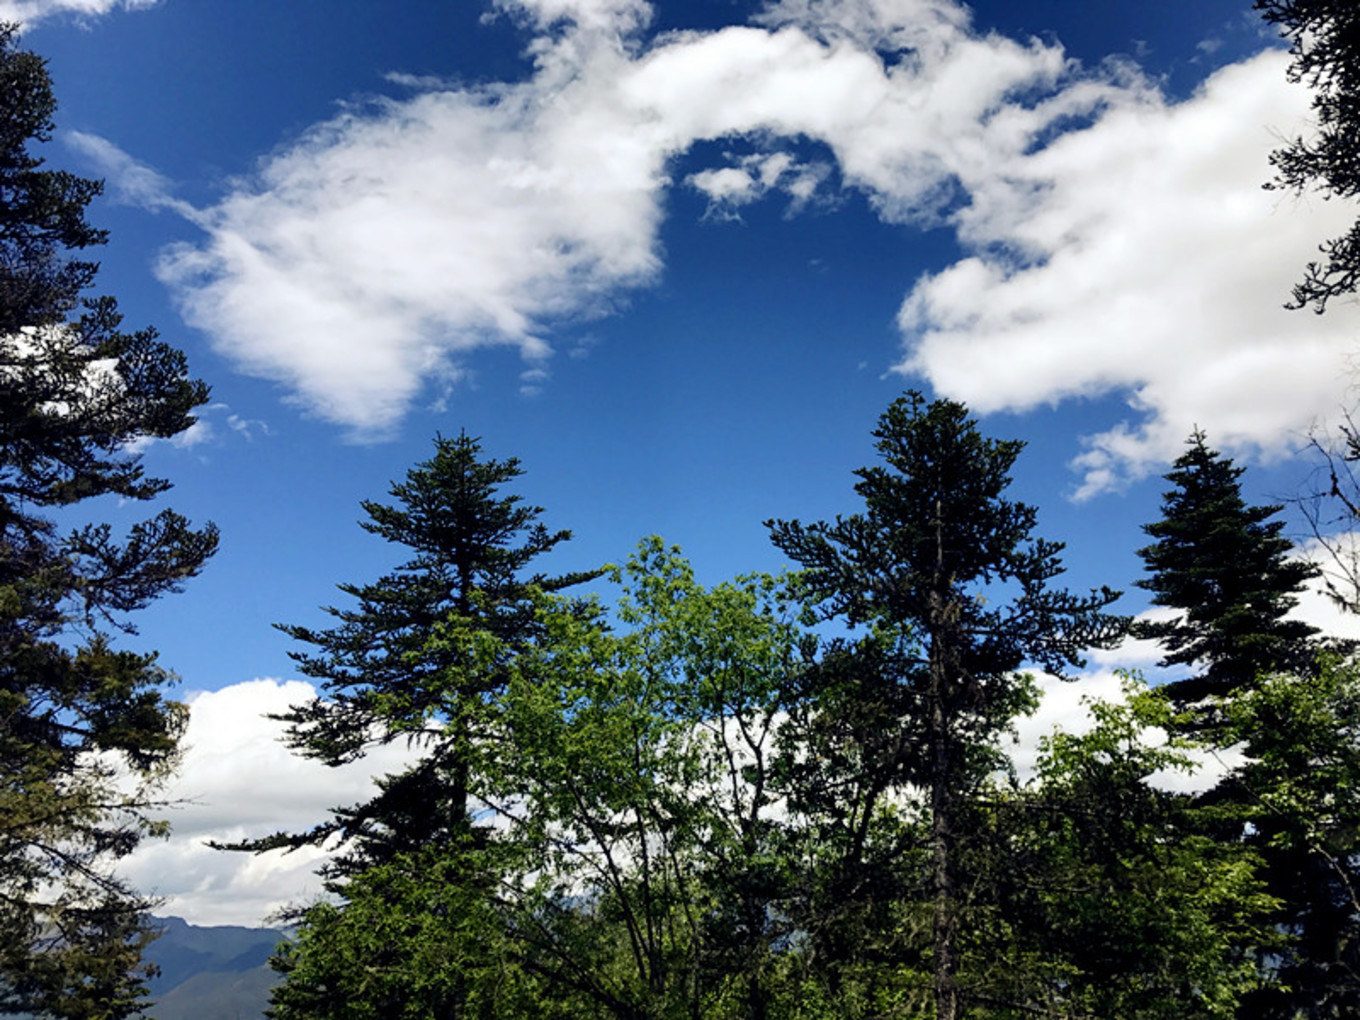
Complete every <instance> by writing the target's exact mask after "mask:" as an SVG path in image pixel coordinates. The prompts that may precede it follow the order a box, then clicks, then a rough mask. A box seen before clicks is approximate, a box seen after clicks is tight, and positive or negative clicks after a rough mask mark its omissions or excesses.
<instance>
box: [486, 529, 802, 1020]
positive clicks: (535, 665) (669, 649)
mask: <svg viewBox="0 0 1360 1020" xmlns="http://www.w3.org/2000/svg"><path fill="white" fill-rule="evenodd" d="M613 577H614V580H615V581H616V582H617V583H618V584H619V585H620V587H621V597H620V600H619V603H618V607H617V610H616V614H615V615H616V618H617V621H618V624H619V627H620V630H619V631H617V632H616V631H614V630H611V629H609V628H607V627H605V626H604V621H603V619H602V618H595V619H589V618H583V617H573V616H570V615H567V614H562V613H560V612H559V613H556V614H553V615H552V617H551V620H550V621H547V622H550V623H551V633H550V636H549V640H547V641H545V642H543V643H542V644H541V645H540V646H539V647H538V649H537V650H536V653H535V655H533V656H530V657H529V658H528V659H527V660H526V661H525V663H524V665H525V667H526V668H525V671H524V673H523V674H522V675H521V677H520V678H519V680H518V681H517V682H516V683H515V684H513V685H512V688H511V690H510V692H509V700H508V704H507V710H508V712H509V713H510V720H511V728H512V730H513V731H514V732H515V733H516V734H517V739H516V742H515V748H514V750H513V752H512V755H513V756H512V759H511V760H510V761H509V762H507V765H508V772H507V780H508V781H509V785H508V786H507V789H506V791H505V793H504V794H503V796H504V798H505V799H504V800H503V801H502V803H503V805H504V807H505V811H504V813H505V817H506V819H507V823H508V824H509V825H510V827H511V829H512V831H513V832H514V833H515V836H514V837H512V838H518V839H521V840H525V841H527V842H526V844H525V845H526V846H537V847H538V848H539V849H536V850H533V851H532V852H531V853H530V854H529V859H530V860H533V861H535V862H536V863H537V865H538V867H539V868H540V869H541V870H540V871H539V872H538V873H537V874H534V875H531V876H530V875H526V876H525V880H528V879H532V881H531V882H529V881H523V882H522V884H521V885H520V886H519V887H518V892H517V896H518V902H517V907H516V910H515V911H514V913H513V915H512V916H511V921H512V925H511V927H512V930H513V932H514V935H515V938H516V941H518V942H520V943H522V944H523V945H524V946H525V947H526V949H527V950H528V953H527V955H528V957H529V958H531V959H533V960H536V961H538V963H537V964H536V965H535V966H536V967H537V968H538V969H539V971H540V973H542V974H543V975H544V976H546V977H550V978H551V979H552V981H553V982H554V983H556V984H558V985H565V986H568V987H577V988H579V989H580V990H581V991H582V992H583V993H584V995H585V997H586V998H587V1000H588V1001H589V1002H590V1003H591V1004H592V1006H593V1008H594V1009H595V1010H596V1011H597V1015H602V1016H613V1017H616V1018H618V1020H628V1018H634V1017H637V1018H641V1017H657V1018H660V1017H677V1018H679V1017H685V1018H692V1020H698V1018H701V1017H738V1016H740V1017H748V1018H753V1020H754V1018H763V1017H767V1016H774V1015H777V1008H778V1006H777V1000H778V999H779V997H780V995H781V994H782V992H781V989H782V988H783V987H784V983H785V976H786V970H787V965H788V962H789V954H788V953H787V952H786V951H785V952H781V949H784V950H787V946H786V942H787V940H788V939H789V938H790V937H791V930H790V925H789V917H788V916H787V912H786V911H785V910H783V909H782V907H783V900H784V898H785V895H786V894H785V889H786V888H787V886H788V882H789V878H790V876H789V870H790V867H791V866H792V865H791V861H790V860H789V857H788V852H787V851H788V847H787V842H786V833H785V825H784V821H785V819H782V818H781V814H783V811H781V810H780V808H779V803H780V801H781V800H782V793H781V791H780V789H779V788H778V785H777V779H776V775H775V768H774V758H775V730H776V727H777V724H778V720H779V718H780V715H781V711H782V709H783V706H784V705H785V704H786V702H787V699H788V698H789V697H791V696H792V692H793V691H794V689H795V686H796V684H795V681H796V679H797V676H798V673H799V671H800V668H801V662H802V658H803V652H804V651H805V644H806V641H805V638H804V636H803V635H802V633H801V630H800V628H799V627H798V625H797V621H796V620H794V619H790V618H789V617H790V613H791V609H790V607H789V606H788V605H787V596H786V595H785V594H784V593H783V592H782V590H781V586H780V585H779V584H778V583H777V582H776V581H775V580H773V579H771V578H769V577H765V576H753V577H749V578H744V579H741V580H739V581H738V582H735V583H726V584H721V585H717V586H715V587H713V588H705V587H703V586H702V585H700V584H698V583H697V582H696V581H695V579H694V575H693V572H692V570H691V569H690V566H689V564H688V563H687V562H685V561H684V560H683V559H682V558H681V557H680V556H679V554H678V551H677V550H674V549H667V548H666V547H665V546H664V545H663V544H662V543H661V542H660V541H659V540H657V539H650V540H647V541H646V542H644V543H643V545H642V546H641V548H640V549H639V551H638V553H637V554H636V555H635V556H634V557H632V558H631V559H630V560H629V561H628V563H627V564H626V565H625V566H624V567H622V568H620V569H618V570H615V571H614V572H613ZM545 620H546V618H545Z"/></svg>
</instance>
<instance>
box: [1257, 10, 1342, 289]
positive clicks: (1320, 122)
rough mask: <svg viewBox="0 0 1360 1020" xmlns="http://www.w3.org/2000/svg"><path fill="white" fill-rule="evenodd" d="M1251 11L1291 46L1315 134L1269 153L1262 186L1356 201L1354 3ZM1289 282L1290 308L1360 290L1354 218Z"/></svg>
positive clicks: (1295, 77)
mask: <svg viewBox="0 0 1360 1020" xmlns="http://www.w3.org/2000/svg"><path fill="white" fill-rule="evenodd" d="M1255 7H1256V10H1258V11H1260V12H1261V16H1262V17H1263V18H1265V20H1266V21H1268V22H1269V23H1270V24H1272V25H1276V26H1278V27H1279V29H1280V31H1281V32H1282V33H1283V34H1284V36H1285V37H1286V38H1287V39H1289V41H1290V44H1291V49H1290V55H1291V56H1292V57H1293V62H1292V63H1291V64H1290V66H1289V80H1290V81H1293V82H1302V83H1304V84H1305V85H1307V86H1308V87H1309V88H1311V89H1312V90H1313V92H1314V95H1313V113H1314V115H1315V116H1316V119H1317V131H1316V133H1315V134H1314V135H1313V136H1312V137H1310V138H1302V137H1299V138H1295V139H1293V140H1292V141H1290V142H1288V143H1287V144H1286V145H1283V146H1281V147H1280V148H1278V149H1276V150H1275V152H1274V153H1272V154H1271V157H1270V161H1271V163H1272V164H1273V165H1274V167H1275V180H1274V181H1273V182H1272V183H1271V184H1268V185H1267V187H1278V188H1285V189H1287V190H1290V191H1295V192H1299V193H1302V192H1305V191H1311V190H1318V191H1320V192H1321V193H1322V194H1323V196H1324V197H1325V198H1329V199H1330V198H1338V199H1341V200H1343V201H1345V200H1353V199H1355V198H1357V197H1360V160H1357V158H1356V153H1355V140H1356V138H1357V137H1360V8H1357V6H1356V5H1355V4H1354V3H1353V2H1352V0H1256V4H1255ZM1320 251H1321V253H1322V256H1323V257H1322V260H1321V261H1318V262H1310V263H1309V264H1308V266H1307V269H1306V270H1305V272H1304V277H1303V280H1302V281H1301V282H1299V283H1298V284H1296V285H1295V287H1294V294H1293V301H1292V307H1295V308H1303V307H1304V306H1306V305H1312V306H1313V308H1314V309H1315V310H1316V311H1318V312H1322V311H1324V310H1325V309H1326V307H1327V302H1328V301H1329V300H1331V299H1332V298H1336V297H1341V296H1344V295H1346V294H1354V293H1355V291H1356V288H1357V287H1360V219H1357V221H1356V223H1355V225H1354V226H1352V227H1351V229H1350V230H1349V231H1348V232H1347V233H1346V234H1344V235H1343V236H1341V237H1338V238H1333V239H1331V240H1329V241H1326V242H1325V243H1323V244H1322V245H1321V246H1320Z"/></svg>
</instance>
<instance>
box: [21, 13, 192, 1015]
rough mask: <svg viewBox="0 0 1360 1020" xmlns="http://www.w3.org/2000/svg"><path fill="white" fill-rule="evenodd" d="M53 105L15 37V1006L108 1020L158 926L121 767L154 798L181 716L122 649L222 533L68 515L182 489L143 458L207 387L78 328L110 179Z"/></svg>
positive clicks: (144, 337) (121, 1005)
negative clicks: (136, 862)
mask: <svg viewBox="0 0 1360 1020" xmlns="http://www.w3.org/2000/svg"><path fill="white" fill-rule="evenodd" d="M54 106H55V103H54V100H53V98H52V88H51V81H50V79H49V78H48V75H47V69H46V66H45V64H44V62H43V61H42V60H41V59H40V58H39V57H37V56H35V55H34V54H32V53H27V52H23V51H21V50H19V49H17V47H16V45H15V36H14V28H13V27H12V26H8V27H5V26H0V1012H31V1013H36V1014H40V1015H44V1016H63V1017H66V1016H69V1017H77V1016H79V1017H84V1016H91V1017H93V1016H99V1017H110V1018H112V1017H123V1016H128V1015H131V1014H132V1013H134V1012H136V1011H137V999H138V996H139V994H140V988H141V981H142V978H143V976H144V975H143V974H142V972H141V968H140V965H139V963H138V960H139V953H140V948H141V946H142V945H143V944H144V943H145V941H146V937H147V930H146V928H145V926H144V922H143V916H142V915H143V912H144V910H145V908H146V903H145V901H144V900H143V899H142V898H141V897H140V896H138V895H137V894H136V893H135V892H133V891H132V890H130V889H128V888H127V887H126V886H125V885H124V884H123V883H121V882H120V881H119V880H118V879H117V878H116V877H115V876H114V875H113V873H112V871H111V867H110V866H111V863H112V862H114V861H116V860H117V859H118V858H120V857H122V856H124V855H126V854H127V853H129V852H131V850H133V849H134V848H135V847H136V846H137V843H138V842H139V840H140V839H141V837H142V836H143V835H145V834H146V833H148V832H151V831H156V830H158V829H159V828H160V826H159V825H158V823H155V822H152V821H151V820H149V819H148V818H147V811H148V810H150V809H151V808H152V803H151V802H150V801H149V800H148V797H149V794H148V792H147V790H148V788H149V787H148V786H143V787H142V788H141V789H140V790H138V791H137V792H133V793H130V794H129V793H127V792H125V787H124V786H122V785H119V784H116V783H115V782H114V775H113V770H112V768H111V767H110V764H109V762H110V759H111V758H112V759H117V758H121V759H122V760H123V761H124V762H125V763H126V765H127V767H128V768H129V770H130V772H131V774H132V775H133V776H135V777H140V778H141V779H142V780H143V781H144V782H145V783H146V784H154V781H155V780H156V779H157V778H158V777H159V776H161V775H162V774H163V773H164V771H165V770H166V769H167V768H168V767H169V766H170V765H171V764H172V762H173V760H174V753H175V746H176V740H177V738H178V735H179V731H180V728H181V726H182V723H183V718H184V716H183V710H182V707H181V706H179V705H176V704H172V703H168V702H166V701H165V700H164V699H163V697H162V694H161V690H160V689H161V687H162V686H163V685H164V684H165V682H166V681H167V679H168V678H169V674H167V673H166V672H165V670H163V669H162V668H160V667H159V666H158V665H157V663H156V656H155V655H154V654H149V653H148V654H143V653H138V652H133V651H127V650H122V649H120V648H118V647H117V646H116V644H115V641H114V635H115V634H117V633H120V632H122V633H134V632H135V631H134V629H133V627H132V625H131V624H130V623H129V622H128V619H127V614H128V613H130V612H133V611H135V610H137V609H140V608H142V607H144V606H145V605H147V603H149V602H150V601H152V600H153V599H155V598H156V597H157V596H159V595H161V594H163V593H165V592H167V591H173V590H175V589H177V588H178V587H179V585H180V584H181V583H182V582H183V581H184V580H185V579H186V578H188V577H190V576H192V575H193V574H195V573H197V571H198V570H199V569H200V567H201V566H202V565H203V563H204V561H205V560H206V559H207V557H208V556H209V555H211V553H212V552H213V550H214V548H215V547H216V543H217V533H216V531H215V529H213V528H212V527H211V526H208V527H207V528H205V529H203V530H199V531H195V530H193V529H191V528H190V527H189V526H188V524H187V522H186V521H185V520H184V518H182V517H181V516H179V515H178V514H176V513H174V512H173V511H170V510H164V511H162V512H161V513H160V514H159V515H157V516H155V517H153V518H151V519H150V520H147V521H144V522H142V523H140V524H138V525H135V526H134V527H133V528H132V529H131V531H130V532H129V533H128V534H127V535H126V536H118V535H115V533H114V531H113V529H112V528H111V527H110V526H109V525H105V524H92V525H85V526H83V527H79V528H77V529H75V530H74V531H72V532H70V533H65V534H63V533H62V531H61V530H60V528H59V524H60V519H59V518H60V513H61V511H62V509H63V508H67V507H70V506H72V505H73V504H77V503H80V502H82V501H85V500H89V499H93V498H95V497H98V496H102V495H113V496H117V497H120V498H122V499H126V500H148V499H151V498H153V497H155V496H157V495H158V494H160V493H161V492H163V491H164V490H165V489H167V488H168V487H169V483H168V482H165V481H163V480H161V479H158V478H150V477H147V476H146V475H145V474H144V473H143V470H142V466H141V464H140V461H139V458H138V456H137V455H135V454H134V453H131V452H129V450H130V449H131V446H132V444H134V443H135V442H136V441H139V440H145V439H149V438H154V437H168V436H173V435H175V434H177V433H179V432H182V431H184V430H185V429H186V428H188V427H189V426H190V425H191V424H192V423H193V420H194V419H193V416H192V413H191V412H192V411H193V409H194V408H195V407H197V406H199V405H200V404H202V403H204V402H205V401H206V400H207V396H208V391H207V388H206V387H205V386H204V385H203V384H202V383H200V382H197V381H194V380H192V379H189V378H188V377H187V376H186V366H185V360H184V356H183V355H182V354H181V353H180V352H179V351H177V350H175V349H173V348H171V347H169V346H167V345H165V344H163V343H161V342H159V341H158V340H157V339H156V335H155V333H154V332H152V331H150V330H146V331H143V332H139V333H134V334H131V335H129V334H125V333H121V332H119V329H118V326H119V316H118V314H117V311H116V308H115V305H114V302H113V301H112V299H110V298H100V299H97V300H89V301H86V302H85V303H84V307H83V311H80V312H79V314H76V313H77V312H78V311H79V309H80V304H81V292H82V290H83V289H84V288H85V287H86V286H87V285H88V284H89V283H90V282H91V281H92V279H93V276H94V271H95V265H94V264H93V263H91V262H85V261H80V260H76V259H73V258H71V257H70V256H69V251H70V250H71V249H80V248H84V247H86V246H88V245H91V244H96V243H99V242H100V241H102V240H103V234H102V232H101V231H98V230H95V229H94V228H92V227H90V226H89V224H88V223H87V222H86V220H85V207H86V205H87V203H88V202H89V201H90V199H91V198H92V197H93V196H94V195H96V194H98V192H99V183H98V182H96V181H87V180H83V179H81V178H77V177H73V176H71V175H70V174H66V173H64V172H61V171H55V170H45V169H42V160H41V158H39V157H38V156H37V155H36V154H34V153H33V152H32V151H31V150H30V145H32V144H33V143H35V142H41V141H44V140H46V139H47V137H48V135H49V134H50V132H51V129H52V121H51V117H52V112H53V109H54ZM73 316H74V317H73Z"/></svg>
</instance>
